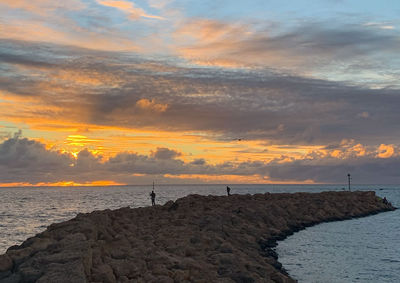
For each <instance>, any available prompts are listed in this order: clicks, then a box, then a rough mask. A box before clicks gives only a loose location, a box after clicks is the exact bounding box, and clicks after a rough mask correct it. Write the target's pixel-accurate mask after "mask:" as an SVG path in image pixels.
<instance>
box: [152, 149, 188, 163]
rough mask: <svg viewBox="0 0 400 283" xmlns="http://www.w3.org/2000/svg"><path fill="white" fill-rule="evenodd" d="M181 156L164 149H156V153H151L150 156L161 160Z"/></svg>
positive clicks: (176, 152)
mask: <svg viewBox="0 0 400 283" xmlns="http://www.w3.org/2000/svg"><path fill="white" fill-rule="evenodd" d="M181 155H182V153H180V152H178V151H176V150H172V149H169V148H165V147H158V148H157V150H156V151H154V152H152V156H153V157H154V158H155V159H162V160H165V159H174V158H176V157H178V156H181Z"/></svg>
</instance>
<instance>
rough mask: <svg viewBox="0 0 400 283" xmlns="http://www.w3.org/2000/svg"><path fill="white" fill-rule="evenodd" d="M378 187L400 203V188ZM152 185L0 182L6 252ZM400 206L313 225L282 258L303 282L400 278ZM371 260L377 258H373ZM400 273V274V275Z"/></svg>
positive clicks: (238, 189)
mask: <svg viewBox="0 0 400 283" xmlns="http://www.w3.org/2000/svg"><path fill="white" fill-rule="evenodd" d="M230 187H231V188H232V193H239V194H247V193H251V194H254V193H265V192H272V193H274V192H299V191H302V192H320V191H326V190H342V186H336V185H330V186H327V185H324V186H319V185H236V186H234V185H232V186H230ZM225 188H226V186H225V185H173V186H169V185H168V186H167V185H164V186H156V193H157V198H156V202H157V203H158V204H164V203H165V202H167V201H168V200H176V199H177V198H180V197H183V196H186V195H188V194H194V193H196V194H202V195H209V194H212V195H224V194H226V190H225ZM379 188H383V187H380V186H359V187H358V189H361V190H373V189H376V191H377V194H378V195H380V196H382V197H383V196H386V197H387V198H388V199H389V200H391V201H392V202H393V203H394V204H395V205H396V206H400V189H399V190H396V189H395V188H393V187H390V188H385V189H384V190H379ZM150 191H151V186H119V187H36V188H0V254H1V253H4V252H5V251H6V249H7V248H8V247H9V246H12V245H15V244H21V243H22V242H23V241H24V240H25V239H26V238H28V237H31V236H34V235H35V234H37V233H39V232H41V231H43V230H45V229H46V227H47V226H48V225H50V224H51V223H55V222H61V221H65V220H68V219H71V218H73V217H75V216H76V215H77V214H78V213H80V212H91V211H93V210H101V209H107V208H109V209H115V208H119V207H126V206H130V207H140V206H147V205H150V198H149V193H150ZM399 213H400V210H398V211H395V212H390V213H382V214H379V215H375V216H371V217H367V218H360V219H355V220H349V221H342V222H332V223H326V224H321V225H318V226H315V227H311V228H307V229H306V230H304V231H301V232H299V233H296V234H295V235H294V236H292V237H289V238H288V239H286V240H285V241H283V242H281V243H280V244H279V246H278V248H277V251H278V254H279V260H280V261H281V262H282V263H283V265H284V267H285V268H286V269H287V270H288V271H289V274H290V275H291V276H293V277H294V278H297V279H299V281H300V282H400V272H398V270H399V267H400V258H399V256H398V254H397V253H398V252H400V241H399V240H398V239H397V238H396V236H398V235H400V226H399V223H400V221H399ZM371 263H373V264H371ZM398 273H399V274H398Z"/></svg>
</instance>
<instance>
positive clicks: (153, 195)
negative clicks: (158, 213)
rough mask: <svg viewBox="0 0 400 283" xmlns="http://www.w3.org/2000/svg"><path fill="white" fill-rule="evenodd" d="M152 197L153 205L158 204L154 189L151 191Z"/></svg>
mask: <svg viewBox="0 0 400 283" xmlns="http://www.w3.org/2000/svg"><path fill="white" fill-rule="evenodd" d="M150 197H151V205H156V193H155V192H154V191H151V193H150Z"/></svg>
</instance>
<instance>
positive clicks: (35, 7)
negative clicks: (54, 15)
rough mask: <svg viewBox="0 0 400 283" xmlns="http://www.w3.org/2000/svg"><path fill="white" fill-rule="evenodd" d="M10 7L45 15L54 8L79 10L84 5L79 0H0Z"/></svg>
mask: <svg viewBox="0 0 400 283" xmlns="http://www.w3.org/2000/svg"><path fill="white" fill-rule="evenodd" d="M0 2H1V4H5V5H7V6H8V7H10V8H12V9H21V10H25V11H28V12H31V13H34V14H38V15H42V16H43V15H46V14H47V13H48V12H49V11H54V10H56V9H63V10H72V11H74V10H81V9H83V8H85V7H86V5H85V4H84V3H82V2H81V1H79V0H68V1H54V0H13V1H7V0H5V1H4V0H2V1H0Z"/></svg>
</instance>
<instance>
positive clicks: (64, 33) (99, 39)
mask: <svg viewBox="0 0 400 283" xmlns="http://www.w3.org/2000/svg"><path fill="white" fill-rule="evenodd" d="M59 21H60V22H62V20H61V19H60V20H59ZM63 25H65V26H66V28H64V29H58V28H56V26H57V25H55V27H54V28H53V27H50V26H49V25H48V24H44V23H43V21H36V20H21V19H19V20H18V21H7V23H4V22H0V37H1V38H9V39H17V40H24V41H35V42H39V41H41V42H51V43H56V44H64V45H70V46H78V47H83V48H90V49H95V50H113V51H115V50H117V51H121V50H124V51H127V50H128V51H138V50H139V47H138V46H137V45H136V44H135V43H134V42H133V41H132V40H131V39H129V38H128V37H127V36H126V35H124V34H121V33H120V32H119V31H116V30H113V31H112V32H109V33H107V32H104V33H94V32H91V31H89V30H85V29H82V28H79V27H76V26H74V24H73V23H71V22H70V21H67V22H66V23H63ZM68 25H70V26H68ZM77 30H78V32H77ZM111 35H112V38H113V40H110V36H111Z"/></svg>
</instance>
